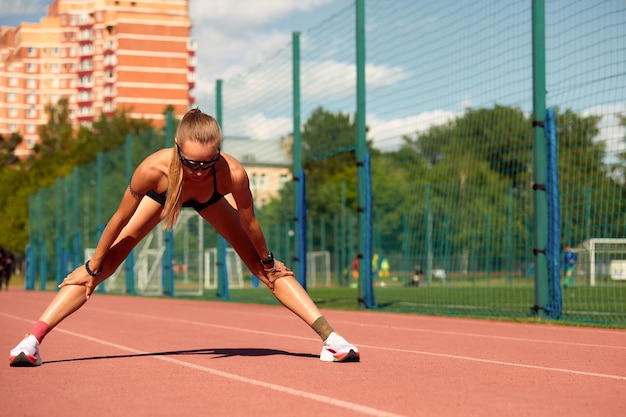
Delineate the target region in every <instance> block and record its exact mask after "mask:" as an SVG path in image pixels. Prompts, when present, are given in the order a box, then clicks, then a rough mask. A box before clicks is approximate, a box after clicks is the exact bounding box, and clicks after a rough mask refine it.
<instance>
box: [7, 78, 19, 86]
mask: <svg viewBox="0 0 626 417" xmlns="http://www.w3.org/2000/svg"><path fill="white" fill-rule="evenodd" d="M9 85H10V86H11V87H15V86H16V85H17V77H10V78H9Z"/></svg>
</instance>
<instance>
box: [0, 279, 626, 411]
mask: <svg viewBox="0 0 626 417" xmlns="http://www.w3.org/2000/svg"><path fill="white" fill-rule="evenodd" d="M260 291H261V290H260ZM53 296H54V294H53V293H49V292H26V291H21V290H18V291H13V290H12V291H9V292H3V293H0V326H1V328H2V332H1V337H0V348H1V349H2V350H3V351H4V352H5V358H6V359H5V361H6V362H5V365H3V366H0V389H1V392H2V400H1V401H0V416H2V417H20V416H29V417H34V416H46V417H57V416H59V417H60V416H64V417H67V416H69V417H73V416H87V417H104V416H107V417H110V416H126V417H139V416H146V417H147V416H150V417H158V416H199V415H211V416H252V415H254V416H272V417H281V416H331V415H332V416H342V417H344V416H444V417H445V416H455V417H456V416H463V417H466V416H481V417H491V416H494V417H495V416H498V417H503V416H533V417H541V416H546V417H548V416H549V417H554V416H555V415H561V416H568V417H576V416H581V417H582V416H584V417H589V416H598V417H612V416H615V417H617V416H620V417H623V416H626V331H623V330H607V329H593V328H576V327H565V326H551V325H542V324H521V323H509V322H498V321H489V320H471V319H460V318H442V317H429V316H419V315H405V314H392V313H379V312H369V311H359V312H354V311H333V310H326V311H324V314H325V315H326V317H327V318H328V319H329V322H330V323H331V324H332V325H333V326H334V327H335V329H336V330H337V331H338V332H339V333H341V334H343V335H344V336H345V337H346V338H347V339H348V340H350V341H351V342H352V343H355V344H356V345H357V346H358V347H359V348H360V350H361V355H362V362H361V363H346V364H340V363H325V362H320V361H319V359H318V354H319V351H320V348H321V342H320V341H319V338H318V337H317V335H316V334H315V333H314V332H313V331H312V330H311V329H309V328H308V326H306V325H305V324H304V323H302V322H301V321H300V320H299V319H298V318H297V317H295V316H294V315H292V314H291V313H290V312H288V311H287V310H286V309H284V308H283V307H276V306H263V305H251V304H235V303H224V302H207V301H188V300H176V299H154V298H141V297H121V296H110V295H106V296H103V295H95V296H94V297H92V299H91V300H90V301H89V302H88V303H87V304H86V305H85V306H84V307H83V308H82V309H81V310H80V311H79V312H77V313H75V314H74V315H73V316H71V317H70V318H68V319H67V320H66V321H64V322H63V323H62V324H61V325H60V326H58V328H57V329H55V330H54V331H53V332H52V333H50V334H49V335H48V336H47V338H46V340H45V342H44V343H43V345H42V349H41V353H42V357H43V365H42V366H40V367H38V368H10V367H9V366H8V352H9V350H10V349H11V348H12V347H13V346H14V345H15V344H16V343H17V342H19V340H20V339H21V338H22V336H23V334H24V333H25V332H26V331H28V330H29V329H30V327H31V325H32V324H33V323H34V322H35V321H36V320H37V318H38V317H39V314H40V313H41V312H42V311H43V309H44V308H45V306H46V305H47V304H48V303H49V301H50V300H51V299H52V297H53Z"/></svg>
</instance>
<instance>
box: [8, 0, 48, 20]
mask: <svg viewBox="0 0 626 417" xmlns="http://www.w3.org/2000/svg"><path fill="white" fill-rule="evenodd" d="M50 3H51V1H49V0H0V11H1V12H2V14H3V15H5V16H24V15H35V14H39V15H41V16H44V15H45V14H46V8H47V6H48V5H49V4H50Z"/></svg>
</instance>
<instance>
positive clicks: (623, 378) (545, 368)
mask: <svg viewBox="0 0 626 417" xmlns="http://www.w3.org/2000/svg"><path fill="white" fill-rule="evenodd" d="M109 312H110V311H109ZM118 313H120V312H118ZM120 314H126V315H131V316H135V317H139V318H146V319H155V320H160V321H166V320H167V321H173V322H177V323H186V324H192V325H196V326H203V327H212V328H216V329H225V330H231V331H238V332H243V333H253V334H261V335H265V336H278V337H287V338H290V339H300V340H318V339H314V338H310V337H302V336H294V335H289V334H282V333H273V332H265V331H261V330H252V329H246V328H241V327H233V326H223V325H219V324H210V323H203V322H199V321H194V320H187V319H176V318H170V317H157V316H151V315H148V314H138V313H120ZM400 330H404V328H400ZM445 333H448V332H445ZM451 334H453V335H460V336H475V335H473V334H465V333H454V332H452V333H451ZM513 340H518V339H516V338H513ZM522 340H526V339H522ZM529 341H531V340H529ZM532 341H533V342H534V340H532ZM357 346H358V347H359V348H360V349H362V348H364V347H366V348H368V349H378V350H384V351H390V352H402V353H412V354H418V355H426V356H437V357H442V358H450V359H457V360H465V361H472V362H481V363H490V364H493V365H502V366H512V367H518V368H527V369H536V370H541V371H549V372H560V373H565V374H575V375H584V376H591V377H597V378H609V379H617V380H620V381H626V376H622V375H611V374H602V373H597V372H586V371H577V370H575V369H565V368H553V367H549V366H539V365H527V364H520V363H514V362H505V361H496V360H491V359H481V358H473V357H470V356H459V355H451V354H447V353H435V352H426V351H420V350H410V349H397V348H390V347H382V346H372V345H363V344H357Z"/></svg>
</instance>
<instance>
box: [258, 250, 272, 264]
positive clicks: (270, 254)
mask: <svg viewBox="0 0 626 417" xmlns="http://www.w3.org/2000/svg"><path fill="white" fill-rule="evenodd" d="M259 261H261V263H262V264H263V265H272V264H273V263H274V254H273V253H272V252H267V259H263V258H261V257H259Z"/></svg>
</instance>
